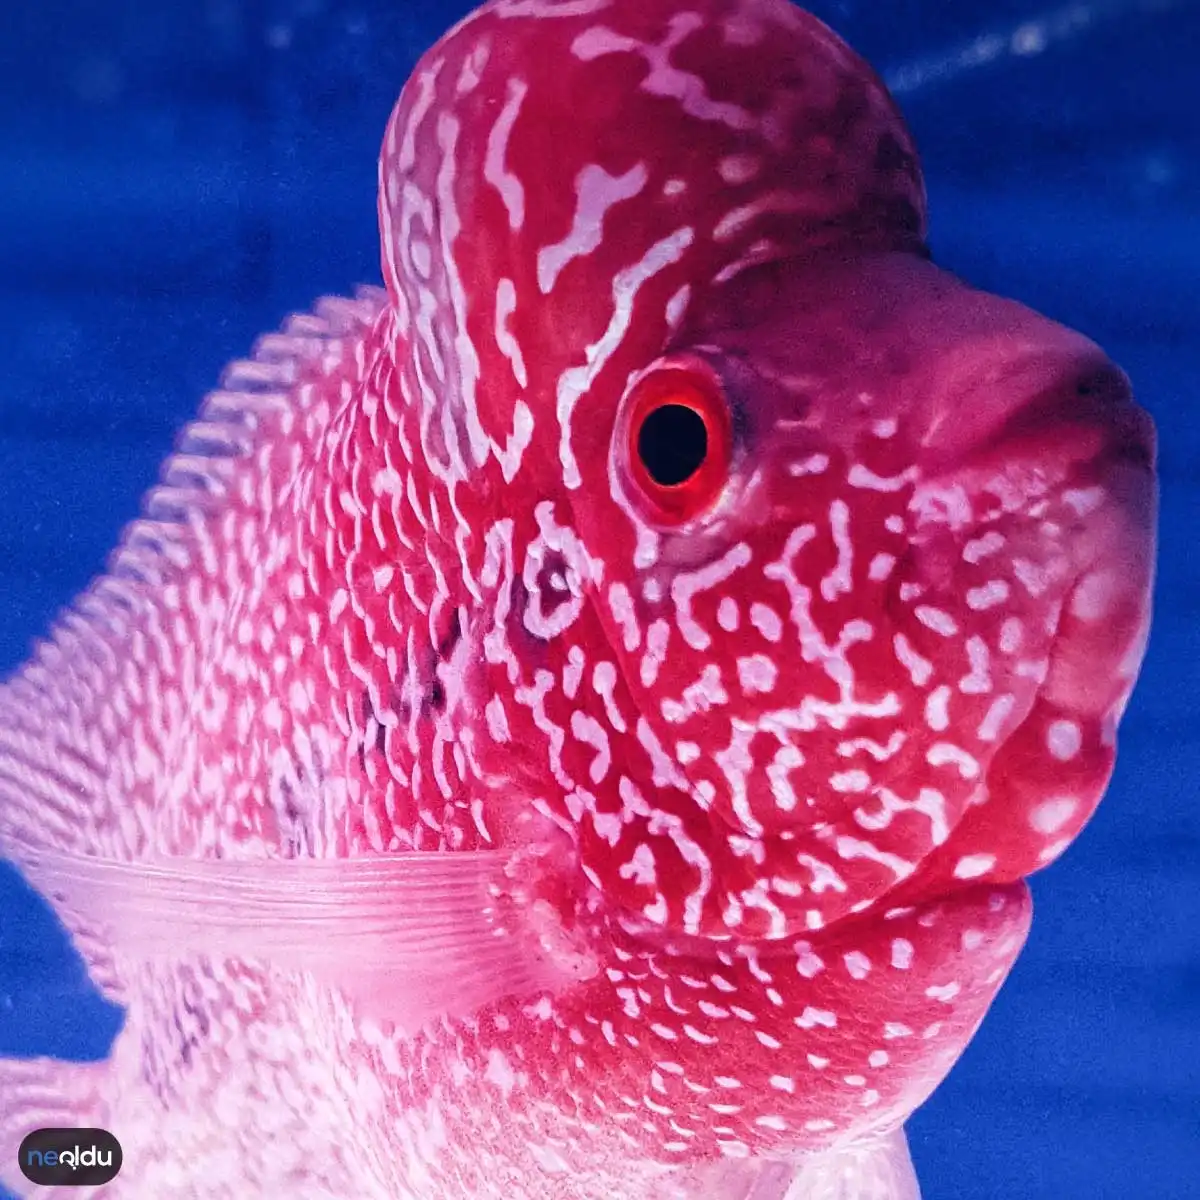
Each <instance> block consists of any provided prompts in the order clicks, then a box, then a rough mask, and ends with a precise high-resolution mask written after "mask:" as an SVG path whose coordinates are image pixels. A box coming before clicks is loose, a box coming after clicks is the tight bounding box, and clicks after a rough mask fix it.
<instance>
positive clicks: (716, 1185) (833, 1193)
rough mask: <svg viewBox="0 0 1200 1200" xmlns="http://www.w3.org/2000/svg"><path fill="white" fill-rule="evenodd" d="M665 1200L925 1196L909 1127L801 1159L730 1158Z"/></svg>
mask: <svg viewBox="0 0 1200 1200" xmlns="http://www.w3.org/2000/svg"><path fill="white" fill-rule="evenodd" d="M663 1200H921V1189H920V1187H919V1186H918V1185H917V1176H916V1172H915V1171H914V1170H913V1163H912V1158H911V1157H910V1155H909V1153H908V1139H907V1138H906V1137H905V1134H904V1130H903V1129H894V1130H892V1131H891V1132H890V1133H885V1134H880V1135H879V1137H878V1138H877V1139H876V1140H873V1141H859V1142H851V1143H847V1144H846V1145H844V1146H835V1147H832V1148H830V1149H828V1150H823V1151H820V1152H817V1153H814V1154H811V1155H808V1156H806V1157H805V1158H803V1159H801V1160H798V1161H796V1162H783V1161H778V1160H764V1159H754V1158H741V1159H738V1158H729V1159H723V1160H722V1161H721V1162H719V1163H716V1164H714V1165H713V1166H711V1167H705V1168H702V1169H700V1170H697V1171H695V1172H690V1173H689V1176H688V1179H687V1182H686V1183H685V1184H684V1185H683V1186H682V1189H681V1190H679V1191H677V1192H674V1193H667V1194H665V1195H664V1196H663Z"/></svg>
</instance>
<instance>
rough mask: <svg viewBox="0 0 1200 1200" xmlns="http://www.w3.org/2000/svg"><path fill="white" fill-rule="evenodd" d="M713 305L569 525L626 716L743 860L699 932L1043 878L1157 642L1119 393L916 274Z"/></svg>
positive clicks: (1067, 345)
mask: <svg viewBox="0 0 1200 1200" xmlns="http://www.w3.org/2000/svg"><path fill="white" fill-rule="evenodd" d="M694 314H695V315H694V322H693V323H691V324H689V325H688V326H687V327H686V328H685V329H684V330H683V331H681V334H680V335H679V336H678V337H677V338H676V339H675V340H674V341H673V342H672V344H671V345H670V346H669V347H668V349H667V351H666V353H664V354H663V355H662V356H661V357H659V358H658V359H657V360H655V361H654V362H653V363H651V364H649V365H648V366H647V367H646V368H644V369H643V370H642V371H640V372H636V373H634V374H633V375H632V376H631V378H630V380H629V383H628V385H627V387H626V390H625V393H624V394H623V396H622V398H621V400H620V402H619V404H618V406H617V415H616V419H615V421H614V423H613V432H612V437H611V440H610V443H609V456H608V475H609V479H608V485H609V486H608V488H607V490H602V489H598V490H597V491H596V492H594V493H589V494H588V495H587V496H585V497H584V498H581V499H580V500H578V501H576V504H575V510H576V516H577V520H578V525H579V527H580V528H581V529H583V530H585V531H587V532H586V534H585V540H586V541H587V542H588V545H589V546H590V547H591V548H592V551H593V553H595V554H596V555H597V556H598V557H600V558H601V559H603V560H604V562H605V563H606V566H607V567H608V574H607V575H606V583H607V592H606V596H605V599H604V601H603V602H602V603H601V605H600V608H601V610H602V611H603V612H605V618H606V620H607V622H608V626H609V628H610V630H611V634H612V641H613V644H614V646H615V647H616V653H617V654H618V655H619V656H620V659H621V663H622V666H623V669H624V675H625V678H626V680H627V681H628V682H629V686H630V689H631V691H632V692H633V695H634V697H635V701H636V704H637V708H638V711H639V712H640V713H641V714H642V715H643V716H644V718H645V721H646V723H647V726H648V728H649V730H650V731H651V732H652V740H653V742H654V743H655V744H656V745H658V746H660V747H661V748H662V750H663V752H664V755H665V757H666V758H667V759H668V760H670V762H671V764H672V769H673V770H676V771H677V772H678V777H677V780H676V783H677V786H679V787H681V788H683V789H685V790H686V791H687V792H688V794H689V795H690V796H691V798H692V800H693V802H694V803H695V804H697V805H698V806H700V807H702V808H703V809H704V811H705V812H706V813H707V814H708V815H709V817H710V818H711V819H712V820H713V821H714V823H715V824H716V825H717V826H718V827H719V828H720V829H721V830H722V831H723V833H724V834H725V835H726V838H727V845H728V846H729V847H730V848H731V851H732V853H731V858H730V862H729V868H730V872H729V875H728V876H727V881H726V886H725V887H724V888H718V889H717V890H718V893H719V894H720V895H721V897H722V901H723V904H724V908H723V910H722V911H721V913H720V917H719V919H718V918H717V917H716V915H715V914H714V919H713V921H712V924H711V926H704V932H709V933H717V932H721V933H727V932H733V931H735V930H738V931H742V932H743V933H746V934H751V935H752V936H756V937H769V938H776V937H790V936H795V935H796V934H798V933H800V932H802V931H805V930H809V931H812V930H818V929H823V928H826V927H827V926H830V925H832V924H834V923H836V922H838V921H841V920H844V919H848V918H850V917H853V916H855V915H856V914H860V913H863V912H865V911H867V910H868V909H871V908H873V907H875V906H876V905H877V904H879V903H880V902H881V901H885V900H886V902H887V905H888V906H895V905H897V904H899V903H901V901H903V902H904V903H908V902H910V901H912V900H913V899H914V898H921V899H931V898H934V897H939V896H942V895H944V894H946V893H948V892H950V891H953V890H955V889H961V888H963V887H966V886H972V885H976V884H980V883H984V884H992V885H1005V884H1010V883H1014V882H1016V881H1019V880H1021V879H1023V878H1024V877H1025V876H1027V875H1029V874H1030V873H1031V872H1032V871H1034V870H1036V869H1038V868H1039V867H1041V866H1044V865H1046V864H1047V863H1049V862H1051V861H1053V859H1055V858H1056V857H1057V856H1058V855H1059V854H1060V853H1061V852H1062V850H1063V849H1064V848H1065V846H1066V845H1067V844H1068V843H1069V842H1070V841H1071V840H1072V838H1073V837H1074V836H1075V835H1076V834H1077V833H1078V832H1079V831H1080V829H1081V828H1082V827H1083V825H1084V823H1085V822H1086V820H1087V819H1088V817H1089V816H1090V815H1091V813H1092V811H1093V810H1094V808H1095V805H1096V803H1097V802H1098V800H1099V798H1100V796H1101V794H1102V792H1103V789H1104V787H1105V786H1106V784H1107V782H1108V779H1109V776H1110V774H1111V771H1112V767H1113V761H1114V753H1115V732H1116V726H1117V722H1118V720H1119V718H1120V715H1121V713H1122V712H1123V711H1124V707H1125V705H1126V703H1127V701H1128V698H1129V695H1130V691H1131V689H1132V687H1133V682H1134V679H1135V676H1136V674H1137V669H1138V666H1139V664H1140V662H1141V658H1142V655H1143V652H1144V649H1145V644H1146V637H1147V632H1148V628H1149V616H1150V593H1151V584H1152V576H1153V552H1154V528H1155V487H1154V454H1155V447H1154V431H1153V426H1152V423H1151V422H1150V419H1149V417H1148V416H1147V415H1146V414H1145V413H1144V412H1143V411H1142V410H1141V409H1140V408H1138V407H1137V406H1136V405H1135V404H1134V402H1133V400H1132V396H1131V392H1130V387H1129V383H1128V380H1127V379H1126V378H1125V376H1124V375H1123V374H1122V373H1121V371H1120V370H1119V369H1118V368H1116V367H1115V366H1114V365H1113V364H1112V363H1111V362H1110V360H1109V359H1108V358H1107V356H1106V355H1105V354H1104V353H1103V352H1102V351H1101V350H1100V349H1099V348H1098V347H1097V346H1096V345H1094V344H1093V343H1092V342H1090V341H1089V340H1088V339H1086V338H1085V337H1083V336H1081V335H1079V334H1077V333H1075V332H1073V331H1071V330H1069V329H1066V328H1064V327H1063V326H1060V325H1058V324H1056V323H1054V322H1052V321H1049V320H1047V319H1045V318H1043V317H1041V316H1039V315H1037V314H1036V313H1034V312H1031V311H1030V310H1028V309H1026V308H1024V307H1022V306H1021V305H1019V304H1016V303H1014V302H1012V301H1008V300H1003V299H1000V298H997V297H994V296H991V295H988V294H986V293H982V292H979V291H975V290H972V289H970V288H968V287H967V286H966V285H964V284H962V283H961V282H960V281H958V280H957V279H955V278H954V277H953V276H951V275H949V274H948V273H946V272H944V271H941V270H940V269H938V268H937V267H935V266H934V265H932V264H931V263H930V262H928V261H926V260H925V259H924V258H922V257H920V256H916V255H912V254H894V253H868V254H853V255H847V254H844V253H840V252H834V253H832V254H829V255H824V256H820V257H817V258H810V259H806V260H804V261H800V262H797V261H784V262H780V263H776V264H772V265H769V266H764V267H759V268H756V269H754V270H751V271H747V272H745V273H743V274H741V275H739V277H738V278H737V279H736V280H735V281H732V282H731V283H730V284H729V285H728V286H726V287H725V288H723V289H721V290H719V291H717V292H714V293H713V295H712V299H711V302H710V304H709V305H708V306H707V307H706V308H705V309H704V310H703V311H698V310H694ZM614 597H616V601H615V602H614ZM739 889H740V890H739ZM667 911H668V912H671V911H674V912H677V913H678V914H679V915H678V916H677V918H676V920H677V927H678V928H679V929H681V930H682V929H684V928H686V926H687V922H686V921H685V920H684V918H683V916H682V909H678V910H672V909H671V908H670V907H669V906H668V910H667ZM700 924H703V922H700ZM699 931H700V929H699V928H698V927H697V928H693V929H688V932H699Z"/></svg>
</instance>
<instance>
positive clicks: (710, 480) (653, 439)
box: [626, 366, 732, 524]
mask: <svg viewBox="0 0 1200 1200" xmlns="http://www.w3.org/2000/svg"><path fill="white" fill-rule="evenodd" d="M626 412H627V413H628V423H627V447H626V455H627V463H628V468H629V474H630V476H631V477H632V483H633V485H634V489H635V491H636V493H637V496H638V499H640V500H641V501H643V507H645V508H646V509H648V512H647V516H649V517H650V518H651V519H652V520H657V521H660V522H662V523H664V524H680V523H682V522H685V521H690V520H693V519H694V518H696V517H698V516H700V515H702V514H703V513H704V512H705V511H706V510H707V509H708V508H710V507H711V506H712V504H713V503H714V502H715V500H716V499H717V497H718V496H719V495H720V494H721V490H722V489H723V488H724V486H725V483H726V481H727V479H728V476H729V464H730V455H731V442H732V435H731V428H732V425H731V420H730V413H729V405H728V402H727V401H726V399H725V395H724V392H723V390H722V388H721V386H720V382H719V381H718V380H717V379H716V378H715V376H713V375H712V374H711V373H709V372H706V371H702V370H700V369H698V368H697V369H692V368H688V367H679V366H667V367H661V368H658V369H656V370H652V371H651V372H649V373H648V374H646V375H645V376H643V377H642V378H641V379H640V380H639V381H638V382H637V383H636V384H635V385H634V388H633V390H632V392H631V394H630V396H629V397H628V402H627V407H626Z"/></svg>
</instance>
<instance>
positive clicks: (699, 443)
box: [637, 404, 708, 487]
mask: <svg viewBox="0 0 1200 1200" xmlns="http://www.w3.org/2000/svg"><path fill="white" fill-rule="evenodd" d="M637 451H638V457H639V458H640V459H641V460H642V465H643V466H644V467H645V468H646V470H647V471H648V472H649V473H650V478H651V479H653V480H654V482H655V483H657V484H658V485H659V487H676V486H677V485H679V484H681V483H686V482H687V481H688V480H689V479H691V477H692V476H693V475H695V473H696V472H697V471H698V470H699V469H700V468H701V467H702V466H703V465H704V459H705V458H706V457H707V455H708V431H707V430H706V429H705V428H704V420H703V418H702V417H701V416H700V414H699V413H698V412H696V410H695V409H693V408H688V407H687V406H686V405H683V404H664V405H662V406H661V407H660V408H656V409H655V410H654V411H653V412H651V413H650V414H649V415H648V416H647V417H646V419H645V420H644V421H643V422H642V427H641V429H640V430H638V440H637Z"/></svg>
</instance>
